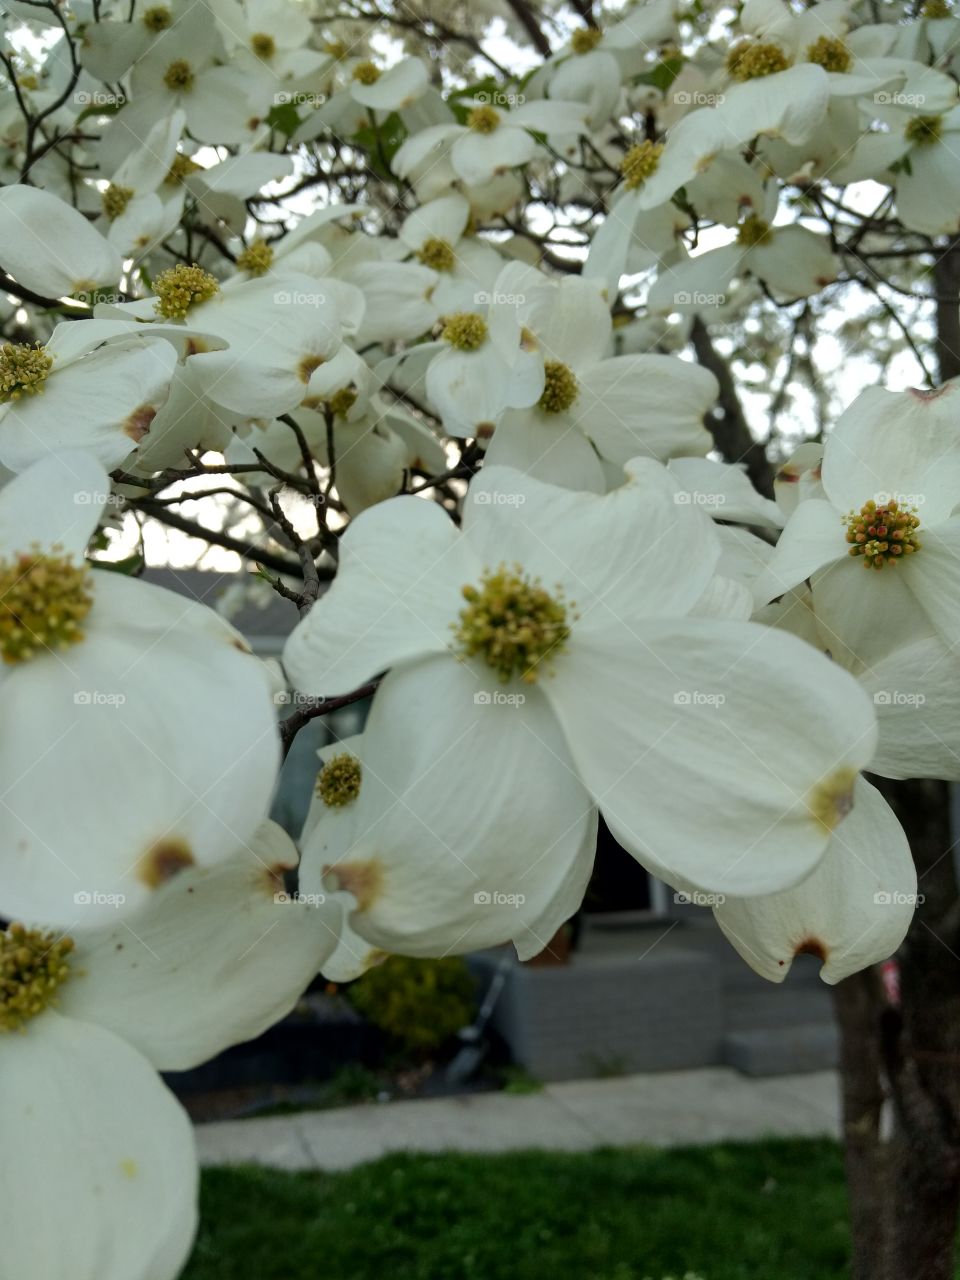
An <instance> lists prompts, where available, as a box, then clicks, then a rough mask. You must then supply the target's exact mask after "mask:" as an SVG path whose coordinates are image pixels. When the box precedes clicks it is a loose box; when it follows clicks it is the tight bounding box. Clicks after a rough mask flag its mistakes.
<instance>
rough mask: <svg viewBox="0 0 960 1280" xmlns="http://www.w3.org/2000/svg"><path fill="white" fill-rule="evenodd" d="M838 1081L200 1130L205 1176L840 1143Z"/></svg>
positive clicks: (473, 1098)
mask: <svg viewBox="0 0 960 1280" xmlns="http://www.w3.org/2000/svg"><path fill="white" fill-rule="evenodd" d="M839 1132H840V1120H839V1101H838V1084H837V1077H836V1073H835V1072H833V1071H820V1072H813V1073H810V1074H807V1075H792V1076H777V1077H773V1078H768V1079H759V1080H757V1079H750V1078H748V1077H746V1076H742V1075H740V1074H739V1073H738V1072H736V1071H734V1070H732V1069H730V1068H729V1067H709V1068H706V1069H704V1070H699V1071H665V1072H661V1073H657V1074H649V1075H636V1076H623V1077H618V1078H616V1079H607V1080H574V1081H568V1082H565V1083H563V1084H552V1085H547V1086H545V1088H544V1089H543V1091H542V1092H540V1093H533V1094H504V1093H480V1094H473V1095H468V1096H466V1097H462V1098H437V1099H430V1100H425V1101H416V1102H388V1103H384V1104H380V1105H376V1104H371V1105H369V1106H362V1107H342V1108H338V1109H336V1110H331V1111H304V1112H299V1113H298V1114H295V1115H289V1116H275V1117H270V1118H266V1119H260V1120H257V1119H252V1120H225V1121H218V1122H216V1123H214V1124H201V1125H198V1126H197V1143H198V1147H199V1151H200V1160H201V1163H202V1164H205V1165H222V1164H262V1165H269V1166H272V1167H273V1168H277V1169H327V1170H335V1169H349V1168H352V1167H353V1166H354V1165H357V1164H362V1163H364V1161H367V1160H376V1159H377V1158H378V1157H380V1156H383V1155H387V1154H389V1153H390V1152H395V1151H421V1152H440V1151H479V1152H496V1151H516V1150H522V1149H526V1148H540V1149H543V1150H553V1151H589V1150H592V1149H593V1148H595V1147H604V1146H613V1147H621V1146H636V1145H640V1144H647V1145H650V1146H655V1147H671V1146H681V1145H684V1144H690V1143H706V1142H721V1141H724V1140H726V1139H734V1140H749V1139H752V1138H762V1137H820V1136H829V1137H838V1136H839Z"/></svg>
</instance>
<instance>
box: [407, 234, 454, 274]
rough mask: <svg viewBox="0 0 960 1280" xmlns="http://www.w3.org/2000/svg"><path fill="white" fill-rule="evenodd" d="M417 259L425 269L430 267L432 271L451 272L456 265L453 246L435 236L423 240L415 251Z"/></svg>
mask: <svg viewBox="0 0 960 1280" xmlns="http://www.w3.org/2000/svg"><path fill="white" fill-rule="evenodd" d="M417 257H418V258H419V259H420V261H421V262H422V263H423V265H424V266H425V267H432V269H433V270H434V271H452V270H453V268H454V267H455V266H456V265H457V255H456V254H455V253H454V251H453V245H452V244H450V243H449V242H448V241H446V240H441V239H439V237H437V236H430V237H429V238H428V239H427V240H424V242H423V244H422V245H421V246H420V248H419V249H418V250H417Z"/></svg>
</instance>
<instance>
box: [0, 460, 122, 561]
mask: <svg viewBox="0 0 960 1280" xmlns="http://www.w3.org/2000/svg"><path fill="white" fill-rule="evenodd" d="M109 493H110V481H109V479H108V478H107V473H106V472H105V471H104V469H103V467H102V466H101V464H100V463H99V462H98V461H97V460H96V458H94V457H93V456H92V455H91V454H89V453H81V452H79V451H78V450H71V449H64V450H63V451H62V452H61V453H58V454H55V455H53V456H48V457H45V458H44V459H43V460H42V461H40V462H38V463H36V464H35V465H34V466H32V467H30V468H28V470H26V471H24V472H22V473H21V474H20V475H18V476H15V477H14V478H13V479H12V480H11V481H9V483H8V484H6V485H5V486H4V487H3V489H2V490H0V558H3V559H11V558H13V557H14V556H16V555H17V554H18V553H19V552H23V551H29V550H30V548H31V547H32V546H33V545H34V543H36V544H37V545H38V546H40V547H53V546H60V547H62V548H63V551H64V552H65V553H66V554H67V555H69V556H71V557H73V558H74V559H75V560H79V559H80V558H81V557H82V556H83V555H84V553H85V551H86V549H87V543H88V541H89V540H90V535H91V534H92V533H93V531H94V529H95V528H96V527H97V523H98V521H99V519H100V516H101V515H102V514H103V508H104V505H105V503H106V501H107V496H108V494H109Z"/></svg>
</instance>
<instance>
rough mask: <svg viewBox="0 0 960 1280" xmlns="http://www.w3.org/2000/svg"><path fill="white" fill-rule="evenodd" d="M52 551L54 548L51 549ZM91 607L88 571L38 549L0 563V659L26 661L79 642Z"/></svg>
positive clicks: (82, 566) (67, 560) (85, 567)
mask: <svg viewBox="0 0 960 1280" xmlns="http://www.w3.org/2000/svg"><path fill="white" fill-rule="evenodd" d="M53 550H54V551H56V550H57V548H53ZM92 604H93V594H92V591H91V581H90V570H89V568H88V567H87V566H86V565H85V564H80V565H75V564H74V563H73V562H72V561H71V560H70V559H69V557H66V556H57V555H45V554H43V553H42V552H41V550H40V548H39V547H36V546H35V547H33V548H32V549H31V550H30V551H27V552H23V553H21V554H20V555H18V556H17V557H16V558H15V559H14V560H0V655H2V657H3V661H4V662H9V663H14V662H26V661H27V660H28V659H29V658H32V657H34V656H35V655H36V653H37V652H38V650H41V649H51V650H52V649H66V648H67V647H68V646H69V645H72V644H78V643H79V642H80V641H81V640H82V639H83V630H82V626H81V624H82V622H83V620H84V619H85V618H86V616H87V614H88V613H89V612H90V608H91V606H92Z"/></svg>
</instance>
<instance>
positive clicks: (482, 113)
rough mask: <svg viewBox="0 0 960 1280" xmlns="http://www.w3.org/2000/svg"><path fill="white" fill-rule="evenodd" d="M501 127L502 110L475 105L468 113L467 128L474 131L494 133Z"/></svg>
mask: <svg viewBox="0 0 960 1280" xmlns="http://www.w3.org/2000/svg"><path fill="white" fill-rule="evenodd" d="M499 127H500V112H499V111H497V110H495V109H494V108H493V107H473V108H472V109H471V111H470V112H469V114H468V115H467V128H468V129H472V130H473V131H474V133H494V132H495V131H496V130H497V129H499Z"/></svg>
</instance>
